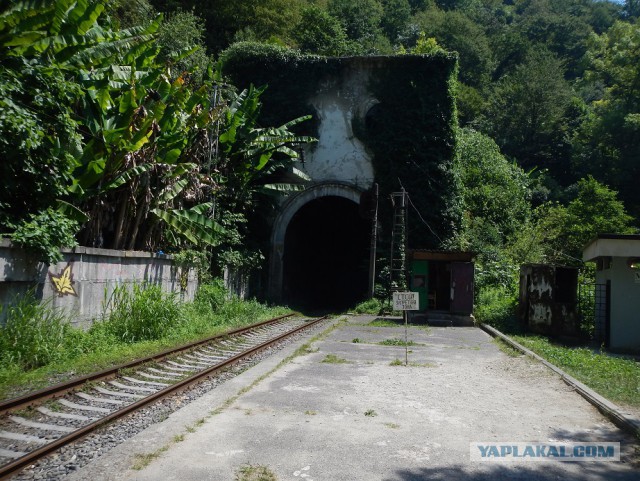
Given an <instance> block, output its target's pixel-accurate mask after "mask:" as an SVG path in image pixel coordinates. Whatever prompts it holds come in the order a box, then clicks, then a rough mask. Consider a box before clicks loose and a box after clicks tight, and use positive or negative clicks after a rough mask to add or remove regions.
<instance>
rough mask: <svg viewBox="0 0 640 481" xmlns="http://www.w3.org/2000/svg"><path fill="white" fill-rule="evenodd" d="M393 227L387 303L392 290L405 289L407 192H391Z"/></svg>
mask: <svg viewBox="0 0 640 481" xmlns="http://www.w3.org/2000/svg"><path fill="white" fill-rule="evenodd" d="M391 203H392V205H393V229H392V230H391V256H390V257H389V284H390V286H389V303H391V296H392V293H393V292H397V291H404V290H406V289H407V265H406V250H407V192H406V191H405V190H404V189H402V191H401V192H394V193H393V194H391Z"/></svg>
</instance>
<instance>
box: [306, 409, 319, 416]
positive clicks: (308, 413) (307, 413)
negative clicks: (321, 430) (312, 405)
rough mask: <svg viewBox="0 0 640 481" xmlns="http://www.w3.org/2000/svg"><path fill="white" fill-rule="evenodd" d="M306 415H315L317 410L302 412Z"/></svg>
mask: <svg viewBox="0 0 640 481" xmlns="http://www.w3.org/2000/svg"><path fill="white" fill-rule="evenodd" d="M304 413H305V414H306V415H307V416H315V415H316V414H318V412H317V411H312V410H307V411H305V412H304Z"/></svg>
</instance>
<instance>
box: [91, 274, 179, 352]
mask: <svg viewBox="0 0 640 481" xmlns="http://www.w3.org/2000/svg"><path fill="white" fill-rule="evenodd" d="M108 309H110V311H109V312H105V314H103V319H104V321H103V326H101V327H100V328H99V329H104V330H106V332H107V333H108V334H111V335H113V336H114V337H116V338H117V339H119V340H121V341H123V342H126V343H134V342H137V341H148V340H155V339H160V338H162V337H163V336H165V335H166V333H167V331H168V330H169V329H171V328H172V327H173V326H174V325H175V324H177V323H179V322H181V320H182V313H181V309H180V304H179V302H178V299H177V297H176V296H175V294H172V293H166V292H163V291H162V289H161V288H160V286H157V285H152V284H134V285H133V287H132V288H129V286H126V285H122V286H118V287H116V289H115V290H114V291H113V294H112V295H111V298H110V299H109V300H108V302H107V304H106V306H105V311H107V310H108ZM92 330H93V329H92Z"/></svg>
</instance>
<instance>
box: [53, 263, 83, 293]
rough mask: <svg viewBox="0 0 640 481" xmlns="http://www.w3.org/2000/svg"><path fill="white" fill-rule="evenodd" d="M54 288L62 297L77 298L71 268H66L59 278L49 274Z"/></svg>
mask: <svg viewBox="0 0 640 481" xmlns="http://www.w3.org/2000/svg"><path fill="white" fill-rule="evenodd" d="M49 277H51V282H53V287H54V289H55V290H56V292H57V293H58V295H59V296H60V297H62V296H66V295H72V296H77V295H78V294H77V293H76V291H75V289H74V288H73V275H72V274H71V266H70V265H69V266H67V267H65V269H64V270H63V271H62V273H61V274H60V275H59V276H54V275H53V274H51V273H49Z"/></svg>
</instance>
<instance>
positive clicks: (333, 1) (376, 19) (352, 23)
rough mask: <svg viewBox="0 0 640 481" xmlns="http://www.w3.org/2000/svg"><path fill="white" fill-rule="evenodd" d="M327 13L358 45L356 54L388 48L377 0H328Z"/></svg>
mask: <svg viewBox="0 0 640 481" xmlns="http://www.w3.org/2000/svg"><path fill="white" fill-rule="evenodd" d="M327 9H328V12H329V14H330V15H331V16H332V17H334V18H335V19H337V20H338V21H339V22H340V23H341V24H342V27H343V28H344V31H345V33H346V34H347V38H348V39H349V40H351V41H352V43H353V45H354V46H357V47H359V48H358V51H356V52H354V53H356V54H360V55H362V54H368V53H379V52H380V51H381V50H382V51H385V50H389V49H390V47H389V42H388V40H386V38H385V37H384V35H383V31H382V28H381V22H382V18H383V14H384V8H383V6H382V3H381V2H380V1H379V0H329V2H328V5H327Z"/></svg>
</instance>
